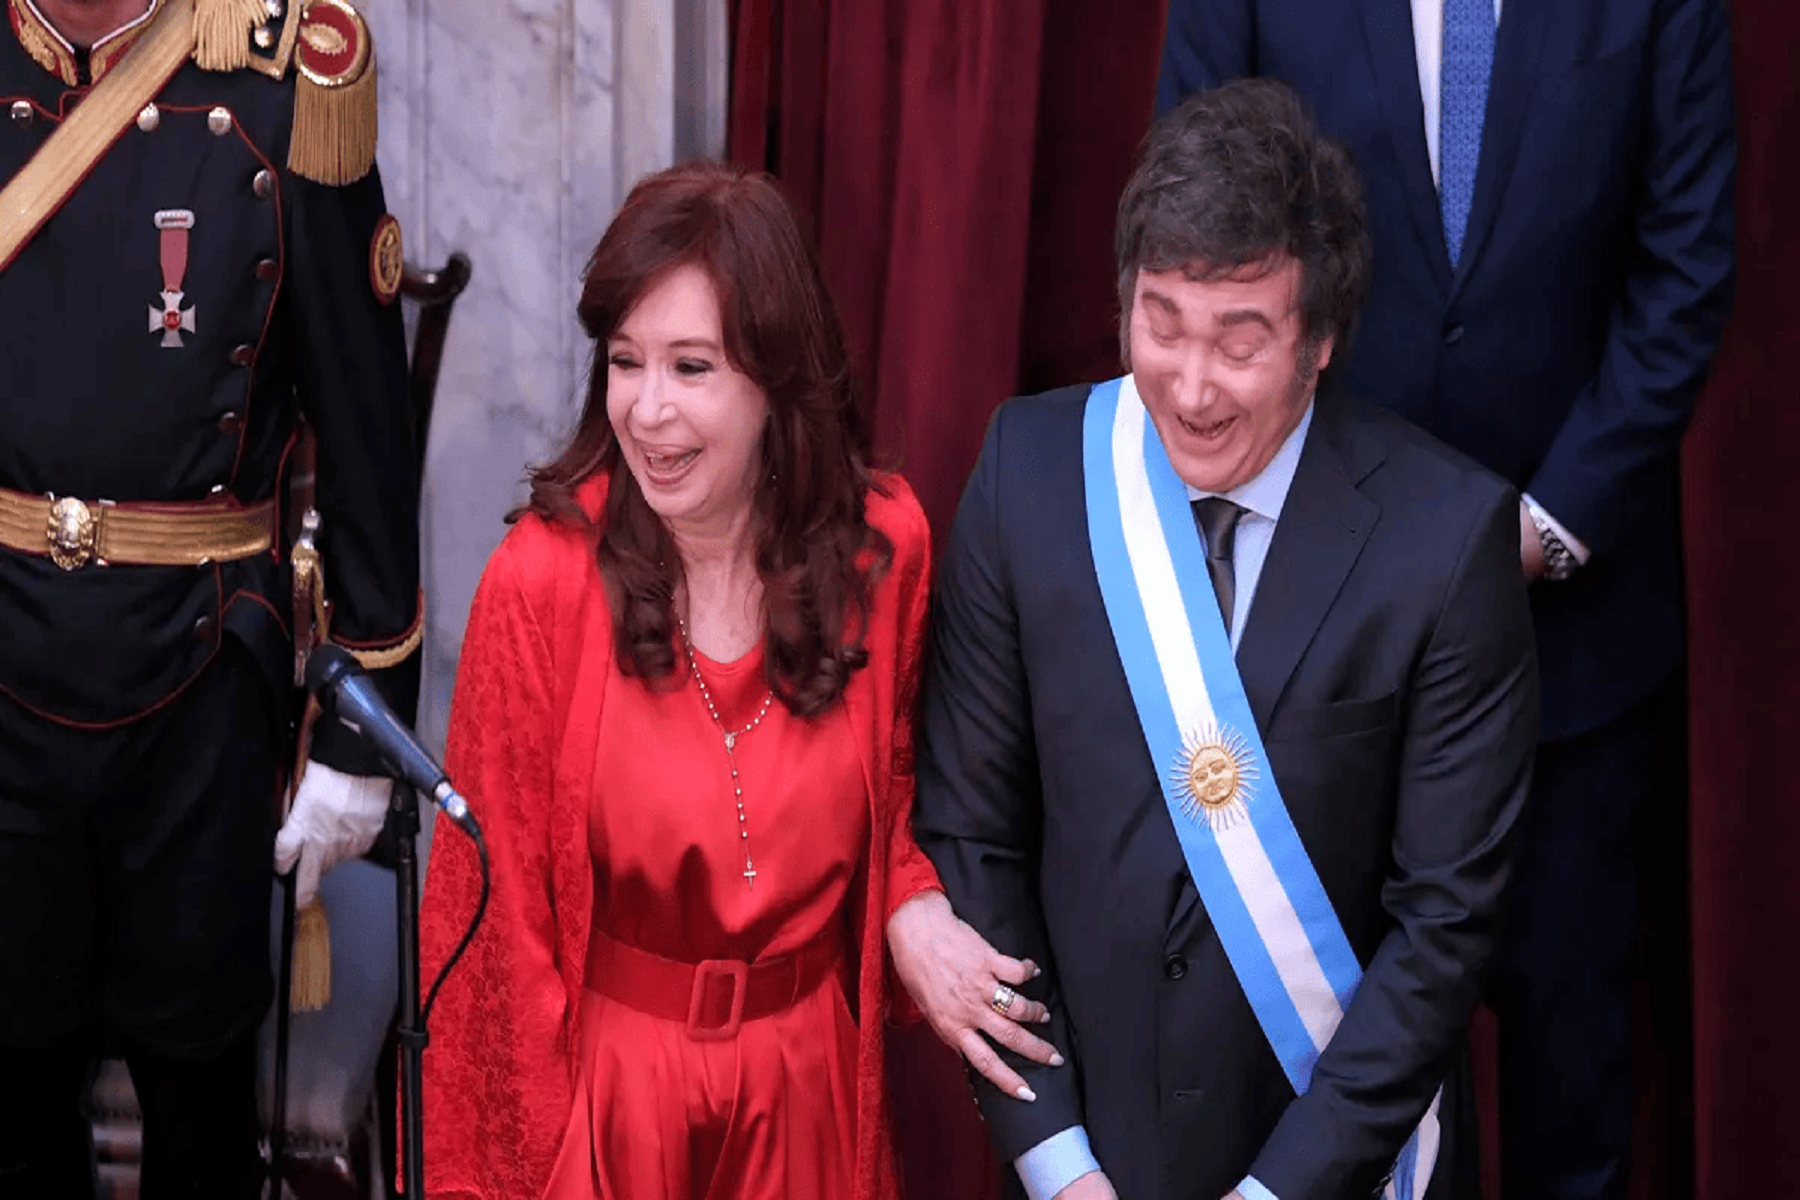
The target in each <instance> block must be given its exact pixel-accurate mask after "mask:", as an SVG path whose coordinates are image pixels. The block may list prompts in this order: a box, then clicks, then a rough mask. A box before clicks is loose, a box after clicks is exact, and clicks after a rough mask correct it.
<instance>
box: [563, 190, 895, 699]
mask: <svg viewBox="0 0 1800 1200" xmlns="http://www.w3.org/2000/svg"><path fill="white" fill-rule="evenodd" d="M687 264H693V265H695V266H698V267H699V268H700V269H701V270H703V271H705V272H706V273H707V275H708V276H709V277H710V278H711V279H712V283H713V286H714V288H716V289H717V291H718V295H719V317H720V325H721V327H722V329H723V332H724V338H725V355H726V357H727V358H728V359H729V360H730V361H731V363H732V365H733V366H735V367H736V368H737V369H738V370H740V371H742V372H743V373H744V374H745V375H747V376H749V377H750V379H751V380H752V381H753V382H755V384H756V385H757V386H758V387H760V388H761V389H762V390H763V392H764V393H765V394H766V395H767V396H768V398H769V424H768V428H767V430H766V432H765V433H764V435H763V442H762V470H761V472H760V473H759V476H758V482H757V485H756V489H755V493H754V495H753V497H752V499H751V505H752V508H753V510H754V511H753V517H754V530H755V532H754V537H755V539H756V548H755V557H756V569H757V573H758V574H759V575H760V576H761V578H762V583H763V608H764V614H765V616H764V619H765V621H766V627H765V628H766V633H767V640H768V651H767V654H766V655H765V657H764V671H765V674H766V675H767V677H768V682H769V686H770V688H772V689H773V690H774V692H775V695H776V697H777V698H778V699H780V701H781V702H782V703H783V704H784V705H786V706H787V708H788V710H789V711H791V712H793V713H795V714H797V715H799V716H803V717H805V716H812V715H814V714H816V713H819V712H823V711H824V710H825V709H827V708H829V707H830V706H831V705H832V703H833V702H835V701H836V700H837V698H838V697H839V696H840V695H842V694H843V691H844V687H845V685H846V684H847V683H848V682H849V680H850V675H851V673H852V672H854V671H855V670H857V669H858V668H860V667H862V666H863V665H864V664H865V663H867V661H868V657H869V655H868V651H867V649H866V648H865V647H864V644H863V643H864V640H865V632H866V624H867V621H868V615H869V606H870V603H871V594H872V591H873V587H874V583H875V580H876V578H877V577H878V576H879V575H880V573H882V572H883V571H885V570H886V569H887V567H888V564H889V563H890V562H891V561H892V558H893V546H892V544H891V543H890V542H889V541H888V539H887V538H886V537H885V536H884V535H883V534H882V533H881V531H880V530H878V529H875V528H873V527H871V526H870V525H869V523H868V521H867V519H866V516H865V513H864V506H863V501H864V496H865V494H866V493H867V491H868V490H869V489H870V488H872V487H877V486H878V485H877V483H876V481H875V479H874V477H873V476H872V475H871V473H870V471H869V469H868V466H867V464H866V463H865V462H864V461H863V456H862V452H861V449H860V446H861V438H860V433H861V430H860V420H861V419H860V415H859V412H858V409H857V405H856V397H855V393H854V389H853V387H852V384H851V378H850V365H849V358H848V355H847V354H846V352H845V348H844V332H843V327H842V325H841V323H840V322H839V319H838V314H837V310H836V308H835V307H833V305H832V303H831V298H830V296H829V295H828V294H827V292H826V290H825V281H824V277H823V275H822V274H821V272H820V270H819V262H818V258H817V256H816V255H815V254H814V252H813V249H812V246H811V244H810V243H809V242H808V241H807V240H806V238H805V237H804V236H803V235H802V234H801V232H800V229H799V226H798V224H797V223H796V222H795V220H794V214H793V212H792V210H791V209H789V207H788V204H787V202H786V201H785V200H784V199H783V198H782V196H781V193H780V192H779V191H777V190H776V188H775V186H774V185H773V184H772V183H771V182H770V181H769V180H768V178H767V177H765V176H762V175H756V174H751V173H749V172H746V171H742V170H739V169H737V168H735V167H730V166H725V165H722V164H719V163H711V162H693V163H686V164H683V165H681V166H676V167H671V168H670V169H668V170H666V171H660V172H658V173H657V174H654V175H650V176H648V177H646V178H644V179H642V180H639V181H638V184H637V186H635V187H633V188H632V189H631V194H630V195H629V196H627V197H626V199H625V205H624V207H623V208H621V209H620V210H619V214H618V216H616V217H614V218H613V222H612V224H611V225H610V226H608V227H607V230H606V233H605V235H604V236H602V237H601V239H600V245H599V246H598V247H597V248H596V249H595V250H594V255H593V257H592V258H591V259H590V260H589V261H588V265H587V271H586V281H585V283H584V285H583V287H582V291H581V301H580V303H579V304H578V305H577V307H576V312H577V313H578V314H579V315H580V317H581V324H582V328H583V329H585V330H586V331H587V335H588V337H590V338H592V339H593V340H594V344H595V351H594V358H593V365H592V367H591V369H590V372H589V381H588V390H587V400H586V403H585V404H584V405H583V406H582V410H581V418H580V420H579V422H578V423H577V424H576V427H575V432H574V434H573V435H572V436H571V437H570V439H569V442H568V444H567V445H566V446H565V447H564V449H563V451H562V453H561V454H560V455H558V456H557V458H556V459H555V460H554V461H553V462H550V463H548V464H546V465H544V466H542V467H539V468H537V469H536V470H534V471H533V472H532V475H531V501H530V504H529V505H528V506H527V507H528V508H529V510H530V511H532V512H536V513H539V514H540V515H542V516H544V517H545V518H547V519H549V520H552V521H556V522H559V523H561V524H564V525H568V526H572V527H574V528H577V529H582V530H585V531H588V532H594V531H595V529H596V526H597V527H598V540H597V550H596V557H597V560H598V564H599V568H600V575H601V578H602V579H603V580H604V582H605V585H606V591H607V599H608V600H609V601H610V602H611V605H612V612H613V635H614V639H615V641H616V643H617V652H618V655H619V661H620V665H621V667H622V669H623V670H624V671H625V673H626V674H628V675H637V676H640V677H642V678H644V679H646V680H648V681H651V682H652V683H653V684H654V683H658V682H662V681H673V680H676V679H678V678H679V677H678V676H677V675H676V674H675V671H676V662H677V657H676V647H675V639H674V633H675V593H676V589H677V587H678V585H679V584H680V581H681V580H680V577H681V558H680V555H679V554H677V553H676V549H675V544H674V541H673V539H672V538H671V537H670V535H669V531H668V529H667V528H666V527H665V526H664V525H663V523H662V521H661V520H660V519H659V518H658V517H657V516H656V514H655V512H654V511H652V510H651V508H650V506H649V504H648V503H647V502H646V501H645V500H644V495H643V492H642V491H641V490H639V488H638V484H637V480H636V479H634V478H633V477H632V474H631V470H630V468H629V467H627V466H626V464H625V460H624V456H623V455H622V454H621V453H620V449H619V443H618V439H617V438H616V437H615V436H614V434H613V429H612V425H611V423H610V422H609V421H608V420H607V415H606V375H607V372H606V341H607V339H608V338H610V337H611V336H612V335H613V334H614V333H615V332H616V331H617V330H618V328H619V325H620V323H621V322H623V321H624V319H625V317H626V315H627V314H629V313H630V312H631V309H632V307H633V306H634V305H635V304H636V303H637V302H638V299H639V298H640V297H641V296H642V295H643V294H644V292H645V291H646V290H648V289H649V288H650V287H651V286H652V285H653V284H654V283H655V282H656V281H657V280H658V279H659V278H661V277H662V276H663V275H664V274H666V273H667V272H668V271H670V270H671V269H673V268H675V267H678V266H683V265H687ZM602 474H603V475H605V476H606V477H607V479H608V489H607V494H606V508H605V512H604V513H603V514H602V516H601V519H600V521H599V522H597V523H596V522H593V521H590V520H589V519H588V518H587V515H586V514H585V513H584V512H583V511H582V509H581V506H580V505H579V504H578V503H577V501H576V489H577V488H578V487H579V486H580V484H581V483H582V482H583V481H585V480H587V479H589V478H592V477H593V476H595V475H602Z"/></svg>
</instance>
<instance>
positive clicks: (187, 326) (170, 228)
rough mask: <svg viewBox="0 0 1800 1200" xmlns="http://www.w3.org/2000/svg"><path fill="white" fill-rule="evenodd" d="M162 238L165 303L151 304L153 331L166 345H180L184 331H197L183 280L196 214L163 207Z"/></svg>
mask: <svg viewBox="0 0 1800 1200" xmlns="http://www.w3.org/2000/svg"><path fill="white" fill-rule="evenodd" d="M155 223H156V228H157V230H158V241H159V242H160V246H159V254H158V258H159V259H160V262H161V266H162V278H163V286H162V304H161V305H160V306H158V305H155V304H152V305H151V306H150V332H151V333H160V334H162V345H163V348H164V349H177V348H179V347H180V346H181V345H182V344H183V343H182V340H181V335H182V334H184V333H194V332H195V331H196V329H195V324H194V306H193V305H191V304H185V305H184V304H183V303H182V301H183V300H184V299H185V297H184V296H183V294H182V291H181V284H182V280H183V279H184V278H185V277H186V275H187V261H188V231H189V230H191V229H192V228H193V227H194V214H193V213H192V212H191V211H189V210H188V209H185V208H171V209H164V210H163V211H161V212H159V213H157V214H156V217H155Z"/></svg>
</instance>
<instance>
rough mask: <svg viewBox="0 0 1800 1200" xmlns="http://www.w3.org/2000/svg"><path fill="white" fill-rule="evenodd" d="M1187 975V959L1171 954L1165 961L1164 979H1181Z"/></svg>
mask: <svg viewBox="0 0 1800 1200" xmlns="http://www.w3.org/2000/svg"><path fill="white" fill-rule="evenodd" d="M1186 974H1187V959H1185V958H1183V957H1181V955H1179V954H1171V955H1169V957H1167V958H1165V959H1163V978H1164V979H1180V978H1181V977H1182V976H1184V975H1186Z"/></svg>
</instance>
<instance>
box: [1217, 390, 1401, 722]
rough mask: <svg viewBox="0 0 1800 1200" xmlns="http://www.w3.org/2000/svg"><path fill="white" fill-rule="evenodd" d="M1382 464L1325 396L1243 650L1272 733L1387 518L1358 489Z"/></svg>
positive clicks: (1254, 703) (1256, 705) (1262, 717)
mask: <svg viewBox="0 0 1800 1200" xmlns="http://www.w3.org/2000/svg"><path fill="white" fill-rule="evenodd" d="M1379 462H1380V458H1379V457H1378V456H1375V455H1371V454H1366V453H1361V452H1359V448H1358V447H1356V446H1353V445H1351V444H1350V441H1349V434H1348V431H1346V430H1345V429H1344V428H1343V425H1342V423H1341V422H1340V421H1339V420H1338V419H1337V404H1336V402H1335V401H1333V400H1332V399H1331V398H1330V397H1328V396H1326V397H1321V398H1320V400H1319V402H1318V408H1317V410H1316V411H1315V412H1314V414H1313V424H1312V428H1311V430H1309V431H1308V433H1307V437H1306V445H1305V446H1304V447H1303V448H1302V449H1301V451H1300V462H1299V465H1298V466H1297V467H1296V468H1295V470H1294V483H1293V486H1292V487H1291V488H1289V489H1288V496H1287V501H1286V503H1285V504H1284V505H1283V506H1282V510H1281V520H1280V522H1279V523H1278V524H1277V525H1276V526H1275V539H1274V541H1273V542H1272V543H1270V545H1269V556H1268V558H1267V559H1265V560H1264V562H1263V569H1262V575H1261V577H1260V578H1259V579H1258V580H1257V584H1256V596H1255V598H1254V599H1253V600H1252V602H1251V605H1250V615H1249V618H1248V622H1249V623H1248V624H1247V625H1246V626H1245V627H1244V636H1243V640H1242V641H1241V642H1240V644H1239V646H1238V652H1237V665H1238V674H1239V676H1240V677H1242V679H1243V681H1244V691H1245V693H1246V695H1247V696H1248V697H1249V700H1250V711H1251V712H1252V714H1254V716H1255V717H1256V726H1257V728H1258V729H1260V730H1262V731H1263V732H1264V733H1267V731H1268V728H1269V720H1270V718H1271V717H1272V716H1273V715H1274V712H1275V706H1276V704H1277V703H1278V702H1279V701H1280V699H1281V695H1282V692H1283V691H1285V690H1286V688H1287V683H1288V680H1289V679H1290V678H1291V677H1292V676H1293V673H1294V668H1295V667H1297V666H1298V665H1299V664H1300V657H1301V655H1303V654H1304V653H1305V652H1306V648H1307V646H1309V645H1311V644H1312V640H1313V636H1314V634H1316V633H1317V632H1318V629H1319V625H1320V624H1321V623H1322V622H1323V621H1324V620H1325V614H1326V613H1327V612H1329V611H1330V609H1331V605H1332V602H1333V601H1334V600H1335V599H1336V598H1337V594H1338V592H1339V590H1340V589H1341V588H1342V587H1343V585H1344V579H1345V578H1346V577H1347V576H1348V575H1349V574H1350V568H1351V567H1353V566H1354V565H1355V564H1356V560H1357V557H1358V556H1359V555H1361V554H1362V548H1363V544H1364V543H1365V542H1367V541H1368V540H1369V534H1370V533H1371V532H1373V530H1374V528H1375V522H1376V521H1377V520H1379V519H1380V516H1381V509H1380V508H1379V507H1378V506H1377V505H1376V504H1375V503H1374V501H1372V500H1370V499H1368V498H1367V497H1366V496H1364V495H1363V494H1362V493H1361V492H1359V491H1357V490H1356V484H1357V482H1359V481H1360V480H1362V479H1363V478H1365V477H1366V476H1367V475H1368V473H1369V472H1370V471H1372V470H1374V468H1375V467H1376V466H1377V465H1378V464H1379Z"/></svg>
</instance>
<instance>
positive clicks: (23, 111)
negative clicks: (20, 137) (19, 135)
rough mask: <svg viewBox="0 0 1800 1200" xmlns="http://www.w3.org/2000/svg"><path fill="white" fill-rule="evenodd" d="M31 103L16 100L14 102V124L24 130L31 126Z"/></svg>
mask: <svg viewBox="0 0 1800 1200" xmlns="http://www.w3.org/2000/svg"><path fill="white" fill-rule="evenodd" d="M31 118H32V112H31V101H29V100H14V101H13V102H12V123H13V124H14V125H17V126H19V127H20V128H23V127H25V126H27V125H29V124H31Z"/></svg>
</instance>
